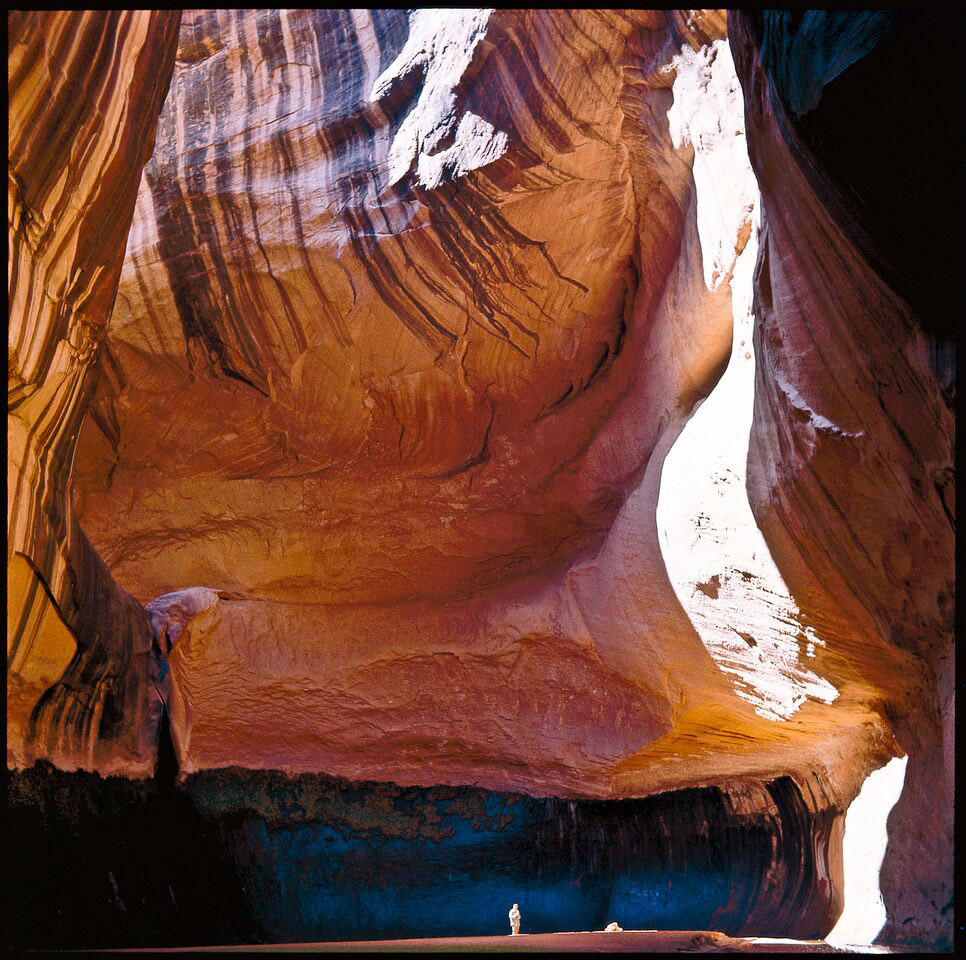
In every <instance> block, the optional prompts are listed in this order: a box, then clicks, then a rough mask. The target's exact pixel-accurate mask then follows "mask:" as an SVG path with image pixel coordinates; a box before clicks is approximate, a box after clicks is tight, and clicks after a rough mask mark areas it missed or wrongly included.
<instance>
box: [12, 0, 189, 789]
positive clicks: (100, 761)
mask: <svg viewBox="0 0 966 960" xmlns="http://www.w3.org/2000/svg"><path fill="white" fill-rule="evenodd" d="M179 21H180V14H177V13H149V12H146V11H140V12H127V13H125V12H103V11H102V12H87V13H82V14H73V13H66V12H62V13H53V12H44V11H24V12H11V13H9V15H8V29H9V36H10V46H9V53H8V90H9V98H10V102H9V133H10V144H9V159H8V194H7V200H8V204H7V209H8V236H9V243H10V247H9V263H8V297H9V319H10V327H9V334H8V343H9V360H8V392H7V411H8V412H7V445H8V458H7V590H8V601H7V623H8V626H7V665H8V672H7V698H8V709H7V758H8V764H9V763H10V761H11V759H12V760H13V762H14V763H15V764H18V765H19V764H24V763H29V762H30V760H31V758H32V757H33V756H35V755H37V754H39V755H41V756H45V755H52V756H56V757H57V758H58V761H59V762H61V763H63V764H65V765H67V766H73V765H81V766H85V767H96V768H98V769H101V770H110V769H113V768H115V767H118V768H120V769H124V770H127V771H135V772H139V773H141V774H144V773H149V772H150V771H151V770H152V768H153V766H154V760H155V751H156V745H157V721H158V716H159V708H160V700H159V699H158V697H157V695H156V694H155V693H154V691H153V687H152V684H151V679H152V676H153V675H154V671H155V670H156V668H157V667H158V666H159V663H158V661H157V657H156V656H153V655H152V644H153V635H152V632H151V629H150V625H149V622H148V618H147V616H146V614H145V612H144V610H143V609H142V607H141V606H140V604H138V603H137V601H136V600H134V599H133V598H132V597H131V596H129V595H128V594H127V593H125V592H124V591H123V590H120V589H118V587H117V586H116V585H115V583H114V580H113V579H112V577H111V574H110V572H109V571H108V569H107V567H106V566H105V565H104V562H103V560H102V559H101V558H100V557H99V556H98V554H97V553H96V552H95V550H94V549H93V548H92V547H91V545H90V543H89V541H88V539H87V537H86V536H85V535H84V533H83V532H82V531H81V529H80V526H79V525H78V523H77V515H76V512H75V511H74V508H73V504H72V501H71V497H70V477H71V471H72V468H73V458H74V450H75V446H76V444H77V438H78V435H79V433H80V428H81V424H82V422H83V421H84V418H85V417H86V416H87V413H88V408H89V406H90V402H91V398H92V395H93V393H94V390H95V384H96V381H97V377H98V370H99V362H100V357H101V353H100V351H101V346H102V343H103V340H104V336H105V334H106V332H107V326H108V321H109V319H110V316H111V311H112V308H113V305H114V297H115V294H116V291H117V284H118V279H119V276H120V272H121V264H122V261H123V259H124V243H125V239H126V237H127V232H128V229H129V227H130V224H131V218H132V215H133V213H134V201H135V197H136V194H137V190H138V183H139V180H140V176H141V168H142V166H143V165H144V163H145V161H146V160H147V159H148V157H149V156H150V155H151V150H152V146H153V142H154V128H155V124H156V123H157V118H158V113H159V111H160V109H161V104H162V102H163V101H164V96H165V94H166V92H167V88H168V80H169V77H170V74H171V70H172V68H173V65H174V51H175V46H176V43H177V37H178V28H179Z"/></svg>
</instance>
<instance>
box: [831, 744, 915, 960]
mask: <svg viewBox="0 0 966 960" xmlns="http://www.w3.org/2000/svg"><path fill="white" fill-rule="evenodd" d="M908 762H909V758H908V757H893V759H892V760H890V761H889V762H888V763H887V764H886V765H885V766H884V767H882V768H881V769H879V770H874V771H873V772H872V773H870V774H869V776H868V777H867V778H866V780H865V783H863V784H862V789H861V790H860V791H859V794H858V796H857V797H856V798H855V799H854V800H853V801H852V803H851V804H850V806H849V809H848V812H847V813H846V815H845V837H844V839H843V840H842V859H843V866H844V870H845V906H844V908H843V910H842V915H841V916H840V917H839V919H838V922H837V923H836V924H835V926H834V927H833V928H832V930H831V931H830V932H829V933H828V934H827V935H826V937H825V940H826V941H827V942H828V943H830V944H832V945H833V946H838V947H848V946H866V945H868V944H871V943H873V942H874V941H875V939H876V937H877V936H878V935H879V932H880V931H881V930H882V928H883V927H884V926H885V922H886V909H885V904H884V903H883V902H882V893H881V892H880V890H879V872H880V870H881V869H882V861H883V858H884V857H885V851H886V845H887V844H888V842H889V834H888V829H887V824H888V820H889V814H890V813H891V812H892V808H893V807H894V806H895V805H896V804H897V803H898V802H899V797H900V795H901V794H902V787H903V783H904V782H905V777H906V766H907V764H908Z"/></svg>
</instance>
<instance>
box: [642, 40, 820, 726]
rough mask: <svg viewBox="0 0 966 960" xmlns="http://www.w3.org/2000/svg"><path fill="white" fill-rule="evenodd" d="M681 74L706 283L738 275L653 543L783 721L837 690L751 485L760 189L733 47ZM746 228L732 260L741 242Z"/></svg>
mask: <svg viewBox="0 0 966 960" xmlns="http://www.w3.org/2000/svg"><path fill="white" fill-rule="evenodd" d="M675 67H676V70H677V75H676V79H675V81H674V87H673V93H674V105H673V107H672V108H671V110H670V111H669V121H670V126H671V134H672V137H673V138H674V142H675V145H679V144H680V143H688V142H689V143H691V144H693V146H694V151H695V160H694V178H695V187H696V191H697V222H698V235H699V238H700V240H701V248H702V255H703V258H704V274H705V283H706V285H707V286H708V288H709V289H710V290H715V289H717V287H718V286H719V285H720V284H721V283H722V282H723V281H724V280H725V279H727V277H728V274H729V272H730V273H731V296H732V312H733V317H734V333H733V340H732V348H731V358H730V360H729V363H728V368H727V370H726V371H725V373H724V375H723V376H722V378H721V380H720V381H719V383H718V385H717V386H716V387H715V389H714V390H713V391H712V392H711V395H710V396H709V397H708V398H707V399H706V400H705V401H704V403H702V404H701V406H700V407H699V408H698V409H697V410H696V411H695V413H694V414H693V416H692V417H691V419H690V420H689V421H688V423H687V425H686V426H685V427H684V430H683V431H682V432H681V434H680V436H679V437H678V439H677V440H676V441H675V443H674V446H673V447H672V448H671V450H670V452H669V453H668V455H667V458H666V460H665V461H664V467H663V471H662V475H661V490H660V496H659V499H658V505H657V525H658V537H659V542H660V545H661V552H662V554H663V557H664V562H665V566H666V568H667V572H668V576H669V578H670V580H671V584H672V585H673V587H674V591H675V593H676V594H677V597H678V600H679V601H680V602H681V605H682V606H683V607H684V609H685V611H686V612H687V614H688V616H689V618H690V619H691V622H692V623H693V625H694V628H695V630H696V631H697V633H698V635H699V636H700V638H701V640H702V642H703V643H704V645H705V647H706V648H707V650H708V652H709V653H710V654H711V656H712V657H713V658H714V660H715V662H716V663H717V664H718V667H719V668H720V669H721V670H722V672H723V673H725V674H727V675H728V676H729V678H730V679H731V681H732V683H733V684H734V688H735V692H736V693H737V695H738V696H739V697H742V698H743V699H745V700H747V701H748V702H750V703H751V704H753V705H754V707H755V710H756V712H757V713H759V714H760V715H761V716H763V717H767V718H768V719H770V720H776V721H778V720H787V719H788V718H789V717H791V716H792V715H793V714H794V713H795V711H797V710H798V709H799V707H801V705H802V704H803V703H805V701H806V699H807V698H808V697H814V698H816V699H818V700H822V701H824V702H826V703H831V702H832V701H833V700H834V699H835V698H836V697H837V696H838V691H837V690H836V688H835V687H834V686H833V685H832V684H831V683H829V682H828V680H826V679H824V678H822V677H820V676H819V675H818V674H817V673H815V672H814V670H812V669H811V666H810V664H809V661H810V660H812V659H813V658H814V657H815V650H816V647H820V646H824V641H823V640H822V639H821V638H820V637H818V635H817V634H816V633H815V632H814V630H812V628H811V627H809V626H808V625H806V624H804V623H803V622H802V621H801V618H800V613H799V609H798V607H797V605H796V604H795V601H794V599H793V598H792V596H791V594H790V593H789V591H788V588H787V587H786V585H785V582H784V580H783V579H782V576H781V573H780V572H779V570H778V568H777V566H776V565H775V562H774V560H773V559H772V556H771V553H770V552H769V550H768V546H767V544H766V543H765V538H764V537H763V536H762V534H761V531H760V530H759V529H758V524H757V523H756V521H755V517H754V515H753V513H752V511H751V506H750V505H749V503H748V496H747V492H746V488H745V465H746V461H747V457H748V443H749V436H750V432H751V422H752V415H753V408H754V395H755V351H754V346H753V343H752V330H753V316H752V310H751V307H752V274H753V271H754V265H755V259H756V257H757V252H758V184H757V181H756V179H755V175H754V172H753V171H752V169H751V164H750V162H749V160H748V152H747V146H746V142H745V136H744V112H743V106H742V98H741V91H740V87H739V84H738V79H737V76H736V75H735V70H734V63H733V61H732V59H731V51H730V48H729V47H728V44H727V42H726V41H722V40H719V41H716V42H715V43H714V44H712V45H711V46H710V47H705V48H702V50H700V51H698V52H697V53H692V52H691V51H690V50H687V49H686V50H685V51H684V52H683V53H682V55H681V57H679V58H676V60H675ZM749 229H750V235H749V237H748V240H747V243H746V244H745V247H744V250H743V251H742V253H741V254H740V256H738V257H737V258H736V257H735V251H736V249H737V247H738V245H739V244H738V237H739V234H740V233H741V231H742V230H744V231H746V232H747V231H749ZM728 251H730V262H729V253H728Z"/></svg>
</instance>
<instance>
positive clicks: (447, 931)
mask: <svg viewBox="0 0 966 960" xmlns="http://www.w3.org/2000/svg"><path fill="white" fill-rule="evenodd" d="M757 791H758V793H759V794H760V795H761V796H762V797H763V798H765V803H764V806H763V808H762V809H761V810H759V811H754V812H752V813H747V812H745V813H742V814H740V815H738V814H735V813H734V812H733V810H734V806H733V804H732V803H731V800H730V798H729V796H728V794H727V793H725V792H723V791H722V790H719V789H717V788H703V789H692V790H682V791H676V792H673V793H668V794H663V795H660V796H657V797H651V798H647V799H642V800H613V801H586V800H582V801H572V800H561V799H539V798H532V797H527V796H524V795H513V794H497V793H491V792H488V791H484V790H479V789H475V788H464V787H432V788H418V787H408V788H404V787H398V786H395V785H393V784H384V783H351V782H348V781H344V780H339V779H336V778H331V777H325V776H315V775H313V776H300V777H296V778H289V777H286V776H285V775H283V774H279V773H273V772H266V771H247V770H238V769H232V770H219V771H211V772H207V773H203V774H198V775H193V776H191V777H189V778H188V779H187V780H186V781H185V782H184V783H183V784H181V785H179V786H178V787H177V788H174V787H172V786H171V785H170V784H165V783H162V782H160V781H157V782H155V783H151V784H146V783H141V784H133V783H131V782H130V781H123V780H117V781H115V780H112V779H109V780H101V779H100V778H99V777H96V776H93V775H88V774H66V773H61V772H59V771H56V770H54V769H53V768H50V767H45V766H38V767H35V768H33V769H31V770H28V771H25V772H22V773H17V774H13V775H12V780H11V784H10V792H9V796H8V800H9V813H10V814H11V824H12V826H13V832H12V833H11V835H10V843H9V844H8V850H9V851H10V853H11V855H12V858H13V859H12V863H14V864H15V866H14V867H13V868H12V869H11V870H10V871H9V872H8V876H12V877H13V882H11V883H10V884H9V885H8V890H7V897H6V903H7V911H8V930H10V931H12V934H13V936H12V942H13V944H14V945H16V946H48V947H53V946H122V945H129V946H134V945H162V944H177V943H181V944H190V943H214V942H222V943H241V942H246V941H249V942H250V941H262V942H285V941H303V940H342V939H352V940H358V939H385V938H395V937H428V936H458V935H462V936H471V935H486V934H504V933H507V932H508V931H509V924H508V920H507V911H508V910H509V908H510V905H511V904H512V903H514V902H516V903H519V904H520V910H521V913H522V915H523V926H522V929H523V932H527V933H539V932H549V931H557V930H559V931H565V930H593V929H598V930H599V929H602V928H603V927H604V926H605V925H606V924H607V923H608V922H610V921H611V920H616V921H617V922H618V923H620V924H621V926H623V927H625V928H627V929H635V928H636V929H642V928H643V929H647V928H656V929H697V930H708V929H711V930H721V931H724V932H728V933H738V932H747V931H746V928H747V926H748V924H749V918H750V917H753V915H754V916H757V917H758V919H757V920H753V921H752V923H753V925H756V926H757V927H758V929H755V930H753V931H751V932H759V933H762V934H766V933H767V934H772V935H784V936H792V935H795V936H820V935H822V934H823V933H824V932H825V930H820V929H812V928H815V927H816V925H818V926H821V925H822V924H824V923H826V922H827V923H828V924H829V925H831V920H834V917H832V918H831V920H830V919H829V897H828V891H827V886H828V885H827V884H825V885H824V887H823V884H822V883H821V882H820V875H822V874H824V872H825V870H824V867H822V866H821V864H820V863H819V860H821V858H822V856H824V854H823V853H822V849H823V844H827V837H828V831H827V823H826V821H827V820H828V819H829V816H830V815H828V814H818V815H815V814H813V813H811V812H809V809H808V807H807V805H806V804H804V803H803V801H802V799H801V794H800V793H799V791H798V788H797V787H796V786H795V784H794V783H792V781H791V780H788V779H785V778H782V779H779V780H776V781H773V782H771V783H769V784H765V785H759V786H758V787H757ZM746 806H747V805H746ZM815 851H818V852H819V856H818V859H816V855H815ZM776 877H778V878H779V879H778V886H777V887H776ZM763 897H764V898H765V899H766V900H767V901H768V902H769V903H770V902H771V901H774V902H775V904H776V908H775V910H774V911H771V912H769V909H768V903H766V902H764V901H763ZM763 914H764V917H765V919H764V921H762V919H761V917H762V915H763ZM769 918H770V919H769ZM809 925H811V926H809ZM792 928H794V929H792Z"/></svg>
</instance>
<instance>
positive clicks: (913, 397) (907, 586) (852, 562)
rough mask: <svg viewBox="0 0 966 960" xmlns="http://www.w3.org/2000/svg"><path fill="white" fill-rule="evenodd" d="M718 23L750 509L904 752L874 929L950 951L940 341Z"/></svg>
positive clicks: (946, 535)
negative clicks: (735, 86)
mask: <svg viewBox="0 0 966 960" xmlns="http://www.w3.org/2000/svg"><path fill="white" fill-rule="evenodd" d="M771 26H772V28H775V26H776V24H775V23H772V24H771ZM859 26H861V23H860V24H859ZM729 30H730V41H731V44H732V46H733V48H734V49H735V50H736V61H737V63H738V68H739V73H740V75H741V81H742V87H743V89H744V92H745V109H746V118H747V122H748V128H749V138H748V139H749V147H750V152H751V159H752V163H753V165H754V167H755V172H756V174H757V177H758V182H759V185H760V187H761V192H762V207H763V221H764V222H763V232H762V247H761V254H760V257H759V262H758V266H757V274H756V281H755V314H756V317H757V319H758V324H757V326H756V330H755V350H756V352H757V354H758V356H759V359H760V365H759V367H758V380H757V384H756V393H755V417H754V426H753V429H752V443H751V452H750V456H749V485H748V490H749V498H750V500H751V503H752V506H753V508H754V509H755V512H756V515H757V517H758V521H759V523H760V525H761V528H762V530H763V532H764V534H765V537H766V539H767V540H768V543H769V546H770V548H771V550H772V552H773V554H774V555H775V556H776V559H777V562H778V563H779V566H780V567H781V569H782V570H783V571H784V572H785V575H786V577H787V581H788V584H789V586H790V587H791V589H792V591H793V593H794V595H795V597H796V598H797V599H798V601H799V603H800V604H801V607H802V610H803V612H804V614H805V616H806V617H807V618H808V619H809V620H810V621H811V622H813V623H824V624H827V627H826V629H827V630H828V631H829V632H830V633H832V634H833V635H834V636H835V637H836V648H837V650H836V653H837V656H838V657H840V658H841V674H840V675H842V676H844V675H845V674H846V673H848V674H851V675H852V676H854V677H855V679H856V682H860V683H864V684H867V685H868V686H869V688H870V689H873V690H875V691H876V692H877V696H878V697H880V698H881V702H882V706H881V709H882V710H883V711H884V713H885V714H886V715H887V716H889V718H890V720H891V721H892V726H893V730H894V731H895V736H896V739H897V741H898V743H899V744H900V746H901V747H902V748H903V749H904V750H905V751H907V752H908V754H909V757H910V760H909V769H908V772H907V774H906V789H905V791H904V793H903V798H902V800H900V803H899V805H898V806H897V808H896V810H895V812H894V813H893V816H892V818H891V820H890V824H891V827H890V837H891V838H892V839H891V840H890V845H889V853H888V855H887V859H886V863H885V865H884V868H883V893H884V897H885V899H886V902H887V904H888V909H889V916H890V924H889V926H888V927H887V929H886V930H885V931H884V936H885V937H886V938H888V939H896V938H899V939H903V940H906V941H907V942H909V941H916V940H925V941H934V940H937V939H943V938H945V939H947V940H951V934H952V916H951V904H952V859H951V856H952V809H953V803H952V800H953V794H952V789H953V757H952V749H951V742H952V740H951V737H952V726H953V686H952V684H953V681H952V663H953V621H952V612H953V603H952V597H953V594H954V590H955V586H954V582H953V575H954V536H955V504H954V503H953V502H952V499H951V497H950V493H951V490H952V485H951V479H952V476H953V444H954V435H955V425H954V420H953V411H952V408H951V404H950V402H949V399H948V394H947V392H946V391H944V389H943V388H944V381H946V378H947V376H948V371H947V370H946V369H944V367H943V365H942V363H939V364H937V363H936V357H937V356H938V357H940V358H941V357H942V356H943V350H942V349H937V343H936V337H935V335H934V334H932V333H931V332H930V331H929V329H928V327H926V326H925V325H924V323H923V320H924V319H925V318H920V317H917V316H916V314H915V313H914V312H913V310H912V308H911V307H910V306H909V304H908V303H907V302H905V301H904V300H903V299H901V298H900V297H899V296H898V295H897V294H896V293H895V292H894V290H893V289H891V288H890V286H889V285H888V284H887V283H886V282H885V281H884V279H883V277H882V276H881V275H880V274H879V273H878V272H877V271H876V269H875V268H874V266H873V262H872V261H870V258H869V252H868V251H869V248H870V244H869V241H868V240H865V238H864V237H863V235H862V231H861V225H860V223H859V222H858V220H857V217H858V215H859V211H855V212H852V211H851V210H850V208H849V207H848V206H847V205H846V204H844V203H843V200H842V194H841V192H840V191H841V184H837V183H836V182H835V180H834V178H833V177H832V176H831V175H830V173H829V172H828V168H827V166H826V165H825V163H823V160H822V158H820V157H818V156H816V155H815V154H814V152H813V151H812V149H810V147H809V146H808V144H807V143H806V142H805V140H804V135H803V134H802V131H801V128H800V125H799V123H798V122H797V120H796V118H795V117H794V115H793V114H792V113H791V111H790V110H788V109H787V108H786V106H785V105H784V103H783V101H782V100H781V98H780V97H779V96H777V95H776V93H775V89H774V87H773V86H770V85H769V79H768V74H767V73H766V71H765V70H764V69H763V68H762V66H761V60H760V51H759V50H758V49H757V48H756V44H755V39H754V32H753V26H752V24H751V23H750V21H749V20H747V19H746V18H744V17H742V16H733V17H729ZM859 39H860V40H861V37H860V38H859ZM839 42H840V43H842V45H843V47H844V46H845V43H844V42H843V41H842V40H841V39H840V41H839ZM774 43H775V45H776V46H777V45H778V43H779V40H774ZM862 52H865V51H864V49H863V50H862ZM770 53H771V56H772V57H773V62H774V58H775V57H776V54H775V50H774V48H773V49H772V50H771V51H770ZM777 63H778V66H776V67H775V68H774V70H775V71H777V70H779V69H781V68H782V64H783V61H782V60H781V59H780V58H779V59H778V60H777ZM785 68H786V69H787V64H786V66H785ZM803 74H807V71H806V70H802V69H801V67H800V66H799V68H798V74H797V75H798V77H799V82H804V81H802V80H801V76H802V75H803ZM819 89H821V87H819ZM809 106H814V104H813V103H811V102H810V103H809ZM829 149H830V151H831V149H832V148H831V147H830V148H829ZM873 239H874V238H873ZM863 241H864V243H863ZM860 244H861V246H860ZM938 347H939V348H941V347H942V344H941V343H940V344H939V345H938ZM927 811H928V812H927ZM926 822H928V824H929V826H928V827H927V826H926V825H925V823H926ZM903 835H905V838H904V839H901V837H902V836H903Z"/></svg>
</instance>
